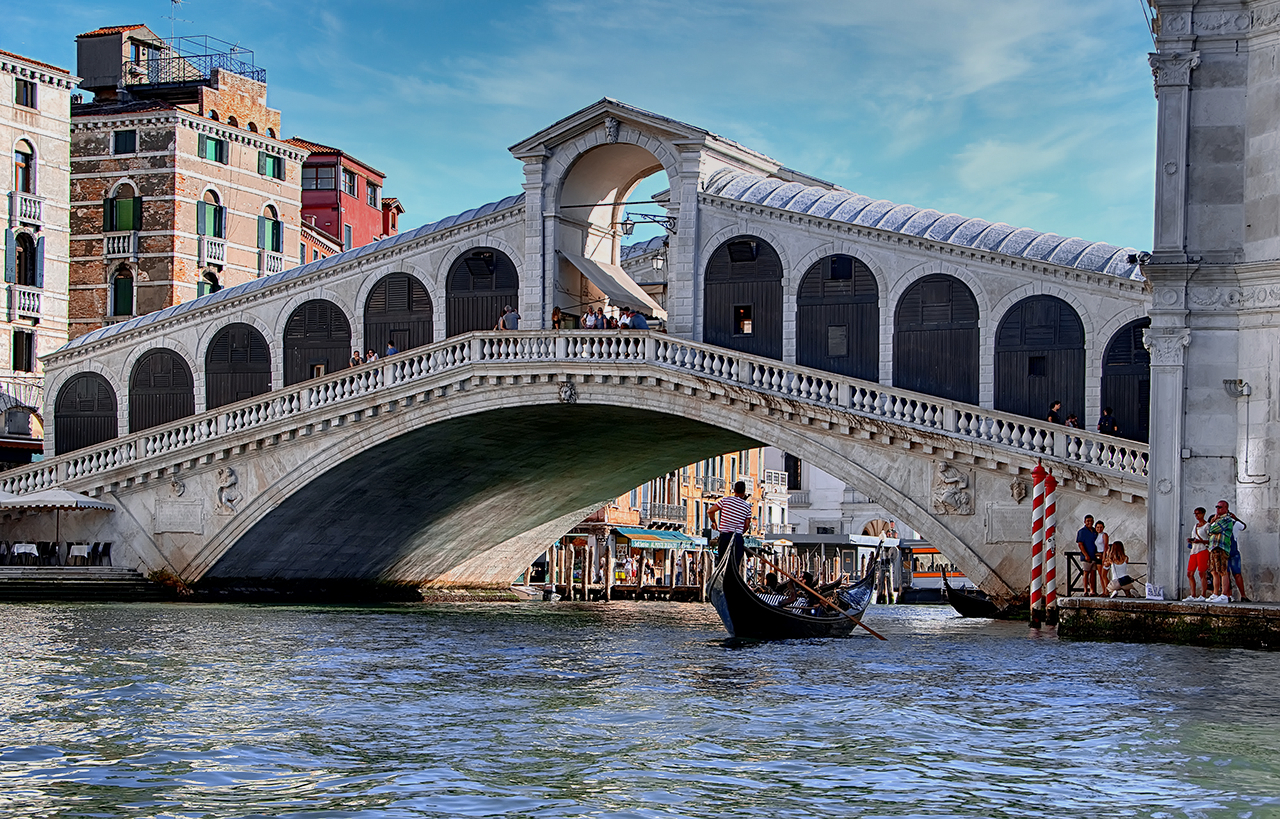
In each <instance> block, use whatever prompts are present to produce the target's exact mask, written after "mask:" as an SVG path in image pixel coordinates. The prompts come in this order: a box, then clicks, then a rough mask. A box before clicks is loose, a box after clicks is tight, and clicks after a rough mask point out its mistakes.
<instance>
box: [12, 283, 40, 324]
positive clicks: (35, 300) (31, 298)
mask: <svg viewBox="0 0 1280 819" xmlns="http://www.w3.org/2000/svg"><path fill="white" fill-rule="evenodd" d="M40 293H41V290H40V288H38V287H27V286H25V285H21V284H11V285H9V321H13V320H14V319H16V318H33V319H38V318H40Z"/></svg>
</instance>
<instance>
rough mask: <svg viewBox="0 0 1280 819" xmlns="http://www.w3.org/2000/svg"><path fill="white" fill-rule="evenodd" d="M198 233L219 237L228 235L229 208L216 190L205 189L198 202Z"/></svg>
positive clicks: (222, 237) (223, 237)
mask: <svg viewBox="0 0 1280 819" xmlns="http://www.w3.org/2000/svg"><path fill="white" fill-rule="evenodd" d="M196 233H198V234H200V235H201V236H213V237H215V238H218V239H225V238H226V237H227V209H226V208H224V207H223V206H222V203H221V202H220V201H219V199H218V194H217V192H216V191H205V192H204V196H202V197H201V198H200V201H199V202H197V203H196Z"/></svg>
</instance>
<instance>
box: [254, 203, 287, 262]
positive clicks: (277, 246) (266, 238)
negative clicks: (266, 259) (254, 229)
mask: <svg viewBox="0 0 1280 819" xmlns="http://www.w3.org/2000/svg"><path fill="white" fill-rule="evenodd" d="M258 247H260V248H262V249H263V250H269V251H271V252H272V253H283V252H284V222H281V221H280V213H279V212H278V211H277V210H276V209H275V207H274V206H272V205H267V206H266V207H264V208H263V209H262V215H261V216H259V217H258Z"/></svg>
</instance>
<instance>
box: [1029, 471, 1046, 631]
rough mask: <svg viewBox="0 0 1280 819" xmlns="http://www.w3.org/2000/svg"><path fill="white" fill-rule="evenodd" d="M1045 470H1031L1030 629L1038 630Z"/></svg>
mask: <svg viewBox="0 0 1280 819" xmlns="http://www.w3.org/2000/svg"><path fill="white" fill-rule="evenodd" d="M1047 474H1048V473H1047V472H1045V468H1044V467H1043V466H1042V465H1040V464H1036V468H1035V469H1033V470H1031V477H1032V484H1031V627H1032V628H1040V603H1041V597H1042V595H1043V577H1042V576H1041V574H1042V572H1043V571H1044V479H1045V475H1047Z"/></svg>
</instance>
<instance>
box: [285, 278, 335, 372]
mask: <svg viewBox="0 0 1280 819" xmlns="http://www.w3.org/2000/svg"><path fill="white" fill-rule="evenodd" d="M350 360H351V322H350V321H348V320H347V316H346V314H345V313H343V312H342V310H341V308H339V307H338V306H337V305H336V304H334V303H333V302H329V301H325V300H324V299H312V300H311V301H308V302H304V303H303V304H301V305H300V306H299V307H298V309H296V310H294V311H293V313H292V314H291V315H290V316H289V321H288V322H286V323H285V326H284V383H285V386H288V385H290V384H298V383H300V382H303V381H306V380H308V379H311V378H319V377H320V376H322V375H324V374H325V373H331V372H335V371H337V370H344V369H346V368H347V366H348V363H349V362H350Z"/></svg>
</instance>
